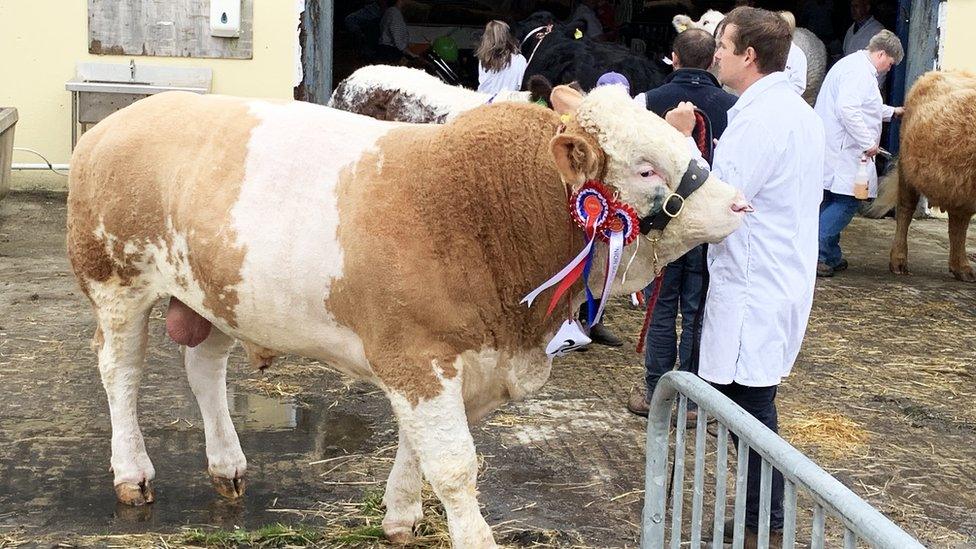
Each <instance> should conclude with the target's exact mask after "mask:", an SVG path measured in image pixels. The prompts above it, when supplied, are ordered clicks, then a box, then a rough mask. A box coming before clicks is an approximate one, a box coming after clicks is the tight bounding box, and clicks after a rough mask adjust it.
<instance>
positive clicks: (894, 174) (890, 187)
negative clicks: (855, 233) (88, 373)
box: [864, 160, 901, 219]
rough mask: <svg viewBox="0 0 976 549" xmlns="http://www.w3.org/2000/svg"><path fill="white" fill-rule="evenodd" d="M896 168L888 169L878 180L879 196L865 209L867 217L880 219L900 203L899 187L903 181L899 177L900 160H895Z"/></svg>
mask: <svg viewBox="0 0 976 549" xmlns="http://www.w3.org/2000/svg"><path fill="white" fill-rule="evenodd" d="M894 166H895V167H894V168H892V169H891V170H889V171H888V173H886V174H884V175H883V176H882V177H881V180H880V181H878V197H877V198H875V199H874V202H872V203H871V206H870V207H868V209H867V210H866V211H865V213H864V215H865V217H870V218H873V219H879V218H882V217H884V216H885V214H887V213H888V212H889V211H891V209H892V208H894V207H895V206H896V205H897V204H898V188H899V187H900V186H901V182H900V181H899V179H898V177H899V176H898V173H899V170H898V161H897V160H896V161H895V162H894Z"/></svg>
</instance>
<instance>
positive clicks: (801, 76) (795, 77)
mask: <svg viewBox="0 0 976 549" xmlns="http://www.w3.org/2000/svg"><path fill="white" fill-rule="evenodd" d="M779 15H780V16H781V17H782V18H783V20H785V21H786V23H787V24H788V25H789V26H790V35H791V36H792V35H793V34H795V33H796V17H794V16H793V14H792V13H791V12H788V11H781V12H779ZM785 72H786V79H787V80H789V82H790V85H791V86H793V89H794V90H796V93H798V94H800V95H803V92H805V91H806V90H807V54H805V53H803V50H801V49H800V46H797V45H796V44H795V43H794V42H792V41H791V42H790V53H789V54H788V55H787V56H786V71H785Z"/></svg>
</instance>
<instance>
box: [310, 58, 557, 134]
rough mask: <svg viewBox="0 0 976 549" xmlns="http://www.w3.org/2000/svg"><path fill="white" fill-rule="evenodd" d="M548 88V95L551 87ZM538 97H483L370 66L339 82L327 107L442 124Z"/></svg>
mask: <svg viewBox="0 0 976 549" xmlns="http://www.w3.org/2000/svg"><path fill="white" fill-rule="evenodd" d="M539 78H541V77H539ZM542 80H545V79H542ZM545 85H546V86H548V88H549V89H548V90H546V92H547V93H548V92H549V91H551V88H552V85H551V84H549V83H548V82H545ZM530 87H531V86H530ZM535 94H537V92H536V91H535V90H532V91H503V92H499V93H497V94H488V93H481V92H476V91H474V90H469V89H467V88H463V87H461V86H452V85H450V84H445V83H444V82H442V81H441V80H440V79H439V78H437V77H436V76H431V75H429V74H427V73H426V72H424V71H422V70H419V69H412V68H409V67H395V66H391V65H367V66H365V67H362V68H359V69H357V70H356V72H354V73H352V74H351V75H349V76H348V77H347V78H346V79H344V80H343V81H342V82H339V85H338V86H336V89H335V91H334V92H332V97H331V98H329V105H328V106H330V107H332V108H334V109H339V110H343V111H348V112H354V113H356V114H365V115H366V116H371V117H373V118H375V119H377V120H390V121H395V122H413V123H416V124H443V123H444V122H447V121H448V120H451V119H452V118H454V117H455V116H457V115H459V114H461V113H462V112H464V111H468V110H471V109H473V108H475V107H480V106H482V105H487V104H489V103H500V102H503V101H515V102H523V103H524V102H532V101H535V100H536V99H538V97H533V95H535Z"/></svg>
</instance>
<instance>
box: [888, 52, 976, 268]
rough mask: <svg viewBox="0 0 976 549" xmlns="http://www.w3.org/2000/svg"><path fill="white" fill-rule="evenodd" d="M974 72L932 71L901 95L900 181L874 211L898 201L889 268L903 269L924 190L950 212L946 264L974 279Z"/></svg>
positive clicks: (975, 95)
mask: <svg viewBox="0 0 976 549" xmlns="http://www.w3.org/2000/svg"><path fill="white" fill-rule="evenodd" d="M974 128H976V74H974V73H971V72H967V71H944V72H938V71H933V72H929V73H927V74H925V75H923V76H922V77H921V78H919V79H918V81H917V82H916V83H915V85H914V86H912V89H911V91H910V92H909V94H908V97H907V98H906V100H905V119H904V121H903V122H902V128H901V152H900V155H899V159H898V184H897V185H894V184H890V183H889V184H888V185H885V187H884V188H883V191H882V194H881V196H879V197H878V200H877V205H876V206H873V207H872V209H873V210H874V211H875V212H878V211H885V210H888V209H890V207H891V206H893V205H894V204H895V202H896V201H897V203H898V214H897V222H898V226H897V229H896V231H895V239H894V242H893V244H892V248H891V263H890V268H891V270H892V272H895V273H905V272H907V261H908V225H909V224H910V223H911V216H912V214H913V213H914V211H915V206H916V204H917V203H918V200H919V193H921V194H924V195H925V196H926V197H927V198H928V200H929V203H930V204H931V205H932V206H937V207H940V208H942V209H943V210H945V211H946V212H948V213H949V244H950V248H949V270H950V271H951V272H952V274H953V275H954V276H955V277H956V278H958V279H960V280H963V281H966V282H976V272H974V271H973V268H972V266H971V265H970V264H969V260H968V259H967V257H966V230H967V228H968V227H969V221H970V218H971V217H972V215H973V213H976V161H974V158H976V132H974V131H973V129H974Z"/></svg>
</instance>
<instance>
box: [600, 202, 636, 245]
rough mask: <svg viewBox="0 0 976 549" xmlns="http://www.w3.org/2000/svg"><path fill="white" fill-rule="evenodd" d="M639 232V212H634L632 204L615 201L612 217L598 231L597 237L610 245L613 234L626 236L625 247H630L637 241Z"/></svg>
mask: <svg viewBox="0 0 976 549" xmlns="http://www.w3.org/2000/svg"><path fill="white" fill-rule="evenodd" d="M639 231H640V220H639V219H638V218H637V212H636V211H634V208H632V207H631V206H630V204H625V203H623V202H616V201H615V202H614V203H613V204H612V205H611V211H610V216H609V217H608V218H607V220H606V221H605V222H604V223H603V225H602V226H600V228H599V229H598V230H597V234H596V235H597V237H598V238H599V239H600V240H602V241H603V242H605V243H608V244H609V243H610V237H611V235H613V233H622V234H623V235H624V246H629V245H630V244H631V243H632V242H633V241H634V240H636V239H637V235H638V234H639Z"/></svg>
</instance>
